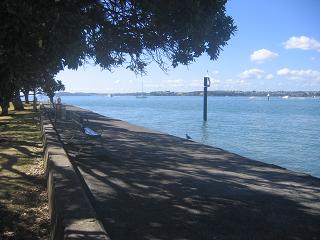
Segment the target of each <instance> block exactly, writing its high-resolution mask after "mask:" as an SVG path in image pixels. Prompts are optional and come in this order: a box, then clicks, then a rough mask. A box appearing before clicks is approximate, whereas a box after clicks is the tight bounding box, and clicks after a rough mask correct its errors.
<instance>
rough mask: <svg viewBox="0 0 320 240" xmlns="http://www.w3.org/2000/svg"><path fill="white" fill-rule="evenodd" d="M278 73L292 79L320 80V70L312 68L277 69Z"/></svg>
mask: <svg viewBox="0 0 320 240" xmlns="http://www.w3.org/2000/svg"><path fill="white" fill-rule="evenodd" d="M277 75H279V76H283V77H286V78H288V79H291V80H307V81H309V80H311V81H320V71H316V70H312V69H300V70H291V69H289V68H282V69H279V70H278V71H277Z"/></svg>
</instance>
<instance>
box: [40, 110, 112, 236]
mask: <svg viewBox="0 0 320 240" xmlns="http://www.w3.org/2000/svg"><path fill="white" fill-rule="evenodd" d="M41 128H42V136H43V146H44V162H45V169H46V177H47V191H48V198H49V214H50V219H51V236H50V239H53V240H58V239H59V240H60V239H101V240H109V239H110V238H109V236H108V234H107V232H106V231H105V229H104V228H103V226H102V224H101V223H100V221H99V220H98V219H97V217H96V213H95V211H94V209H93V207H92V205H91V204H90V202H89V200H88V198H87V196H86V193H85V190H84V189H83V187H82V185H81V182H80V179H79V176H78V175H77V173H76V172H75V170H74V168H73V166H72V164H71V162H70V160H69V158H68V156H67V154H66V152H65V150H64V149H63V146H62V144H61V142H60V141H59V138H58V135H57V133H56V131H55V129H54V127H53V125H52V124H51V122H50V120H49V118H48V117H46V115H45V114H42V115H41Z"/></svg>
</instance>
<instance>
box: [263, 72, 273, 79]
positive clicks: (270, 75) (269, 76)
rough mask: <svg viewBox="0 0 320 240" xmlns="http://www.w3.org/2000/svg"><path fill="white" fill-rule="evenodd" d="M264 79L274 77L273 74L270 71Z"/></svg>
mask: <svg viewBox="0 0 320 240" xmlns="http://www.w3.org/2000/svg"><path fill="white" fill-rule="evenodd" d="M265 79H267V80H271V79H274V76H273V75H272V74H271V73H270V74H268V75H267V76H266V77H265Z"/></svg>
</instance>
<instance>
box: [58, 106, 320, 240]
mask: <svg viewBox="0 0 320 240" xmlns="http://www.w3.org/2000/svg"><path fill="white" fill-rule="evenodd" d="M72 109H73V110H74V111H77V112H79V113H81V114H82V116H85V117H87V118H88V119H89V123H88V125H90V126H91V127H92V128H93V129H96V130H100V129H101V130H103V133H102V138H101V139H98V140H94V139H88V138H87V137H86V136H84V135H83V134H82V133H81V132H80V131H79V129H77V127H76V126H75V125H74V124H72V123H70V122H61V121H58V122H57V124H56V126H57V130H58V132H59V133H60V136H61V139H62V141H63V142H64V143H65V146H66V149H67V151H68V154H69V156H70V157H71V158H72V159H73V162H74V163H75V165H76V166H77V168H78V170H79V172H80V173H81V175H82V177H83V179H84V182H85V184H86V186H87V188H88V190H89V191H90V194H91V200H92V202H93V204H94V207H95V209H96V211H97V213H98V215H99V217H100V218H101V220H102V223H103V225H104V226H105V228H106V230H107V232H108V233H109V234H110V236H111V238H112V239H113V240H119V239H139V240H140V239H141V240H142V239H154V240H156V239H171V240H173V239H174V240H178V239H179V240H181V239H194V240H200V239H210V240H213V239H320V179H317V178H314V177H311V176H308V175H305V174H301V173H295V172H291V171H288V170H286V169H283V168H280V167H277V166H274V165H268V164H264V163H261V162H257V161H253V160H250V159H247V158H244V157H241V156H239V155H236V154H232V153H229V152H226V151H223V150H221V149H217V148H213V147H209V146H205V145H201V144H198V143H194V142H192V141H188V140H184V139H181V138H177V137H173V136H170V135H167V134H163V133H159V132H155V131H151V130H148V129H145V128H142V127H138V126H134V125H131V124H129V123H126V122H123V121H119V120H115V119H110V118H106V117H103V116H101V115H98V114H95V113H92V112H89V111H85V110H81V109H79V108H72ZM72 137H73V138H72ZM71 138H72V139H71ZM70 139H71V140H70ZM275 151H276V149H275Z"/></svg>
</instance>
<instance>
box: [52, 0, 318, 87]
mask: <svg viewBox="0 0 320 240" xmlns="http://www.w3.org/2000/svg"><path fill="white" fill-rule="evenodd" d="M319 13H320V1H318V0H230V1H229V2H228V4H227V14H228V15H230V16H232V17H233V19H234V21H235V23H236V25H237V27H238V31H237V33H236V34H235V35H234V36H233V37H232V39H231V40H230V41H229V42H228V46H226V47H225V48H224V49H223V51H222V52H221V54H220V57H219V59H218V60H217V61H210V60H209V57H208V56H206V55H203V56H201V57H200V58H198V59H197V60H196V62H195V63H193V64H191V65H189V66H178V67H177V68H175V69H173V68H171V69H169V72H168V73H164V72H162V70H160V69H159V67H158V66H157V65H156V64H151V65H150V66H149V67H148V68H147V72H148V74H147V75H146V76H143V77H141V76H136V75H135V74H134V73H132V72H130V71H128V70H126V69H125V68H117V69H114V70H113V71H112V72H109V71H107V70H101V69H100V68H99V67H95V66H90V65H87V66H85V67H82V68H79V69H78V70H77V71H72V70H64V71H61V72H60V73H59V74H58V75H57V77H56V78H57V79H61V80H62V81H63V83H64V84H65V86H66V91H69V92H97V93H115V92H137V91H141V83H142V81H143V84H144V91H145V92H150V91H165V90H170V91H196V90H202V84H203V76H204V75H206V74H207V71H208V73H209V76H210V78H211V81H212V82H213V84H212V87H211V88H210V90H257V91H259V90H266V91H274V90H317V91H319V90H320V27H319V23H320V14H319Z"/></svg>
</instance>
